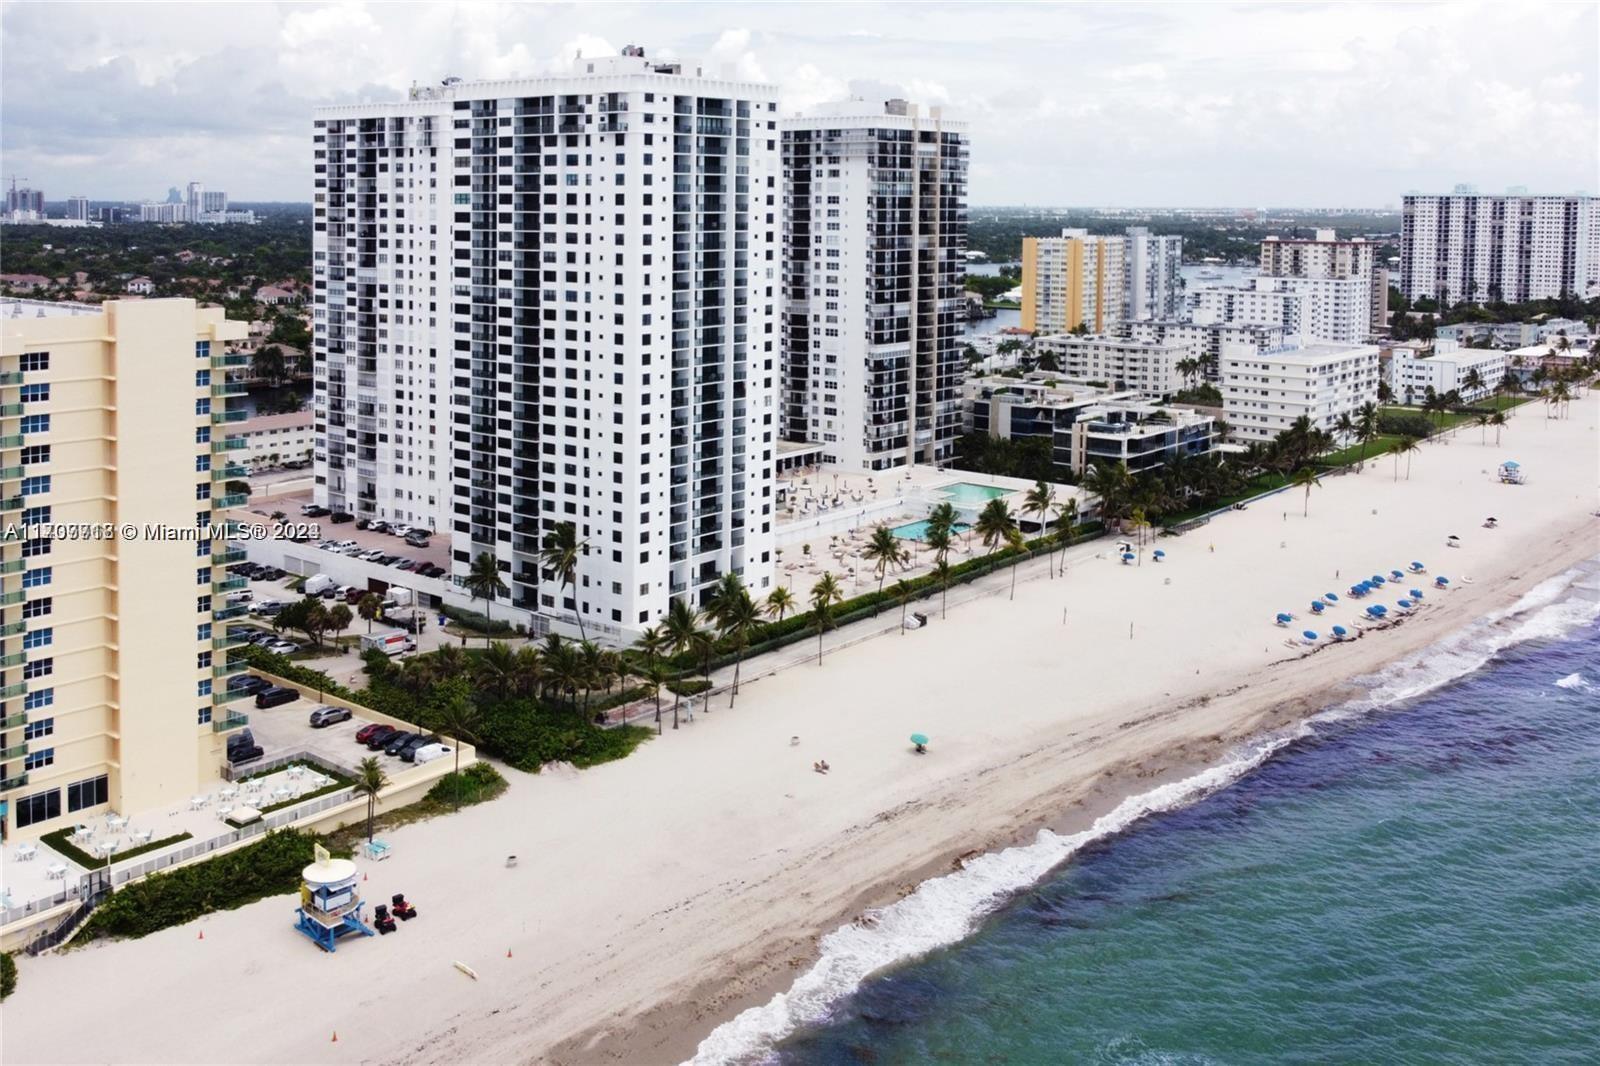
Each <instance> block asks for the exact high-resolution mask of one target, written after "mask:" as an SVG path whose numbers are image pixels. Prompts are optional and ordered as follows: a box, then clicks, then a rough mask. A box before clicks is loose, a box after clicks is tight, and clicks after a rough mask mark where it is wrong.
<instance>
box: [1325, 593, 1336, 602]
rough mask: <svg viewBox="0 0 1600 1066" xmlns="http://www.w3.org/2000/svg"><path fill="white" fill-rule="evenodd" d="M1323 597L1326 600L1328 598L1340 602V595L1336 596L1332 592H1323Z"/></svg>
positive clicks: (1330, 600)
mask: <svg viewBox="0 0 1600 1066" xmlns="http://www.w3.org/2000/svg"><path fill="white" fill-rule="evenodd" d="M1322 598H1323V599H1325V600H1328V601H1329V602H1331V603H1338V602H1339V597H1337V596H1335V595H1334V594H1333V593H1331V592H1324V593H1323V594H1322Z"/></svg>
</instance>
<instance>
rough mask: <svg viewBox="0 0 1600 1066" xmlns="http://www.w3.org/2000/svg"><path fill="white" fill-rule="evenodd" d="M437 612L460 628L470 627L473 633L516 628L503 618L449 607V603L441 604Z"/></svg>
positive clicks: (506, 631)
mask: <svg viewBox="0 0 1600 1066" xmlns="http://www.w3.org/2000/svg"><path fill="white" fill-rule="evenodd" d="M439 613H440V614H442V615H444V616H445V617H446V618H448V619H450V620H451V621H452V622H454V623H456V624H457V625H458V626H460V627H461V628H462V629H470V630H472V631H473V632H474V633H511V632H513V631H515V630H516V628H517V627H516V626H514V625H512V624H511V623H510V622H508V621H506V620H505V619H504V618H495V617H494V616H492V615H486V614H479V613H478V612H477V611H467V610H463V609H462V608H460V607H451V606H450V605H449V604H445V605H444V606H441V607H440V608H439Z"/></svg>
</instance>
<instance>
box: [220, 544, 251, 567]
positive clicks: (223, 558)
mask: <svg viewBox="0 0 1600 1066" xmlns="http://www.w3.org/2000/svg"><path fill="white" fill-rule="evenodd" d="M247 554H248V553H246V552H245V550H244V549H243V548H218V549H217V550H215V551H213V552H212V553H211V561H212V563H214V564H216V565H219V566H227V565H229V564H230V563H242V562H244V560H245V556H246V555H247Z"/></svg>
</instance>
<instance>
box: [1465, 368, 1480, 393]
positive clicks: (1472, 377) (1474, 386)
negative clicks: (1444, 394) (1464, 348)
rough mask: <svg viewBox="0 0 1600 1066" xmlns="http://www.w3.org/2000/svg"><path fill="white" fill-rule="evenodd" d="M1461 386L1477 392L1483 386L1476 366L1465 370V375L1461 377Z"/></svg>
mask: <svg viewBox="0 0 1600 1066" xmlns="http://www.w3.org/2000/svg"><path fill="white" fill-rule="evenodd" d="M1461 387H1462V388H1464V389H1465V390H1466V391H1467V392H1477V391H1478V390H1479V389H1481V388H1483V375H1482V374H1480V373H1478V368H1477V367H1473V368H1472V369H1470V370H1468V371H1467V376H1466V377H1465V378H1463V379H1462V382H1461Z"/></svg>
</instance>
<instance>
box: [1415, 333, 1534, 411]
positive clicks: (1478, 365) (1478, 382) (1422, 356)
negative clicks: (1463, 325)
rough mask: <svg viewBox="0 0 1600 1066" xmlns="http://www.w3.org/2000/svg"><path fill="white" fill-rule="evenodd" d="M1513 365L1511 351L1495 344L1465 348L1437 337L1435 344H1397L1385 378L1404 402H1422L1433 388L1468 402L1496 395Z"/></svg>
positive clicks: (1440, 393) (1441, 394) (1435, 391)
mask: <svg viewBox="0 0 1600 1066" xmlns="http://www.w3.org/2000/svg"><path fill="white" fill-rule="evenodd" d="M1510 365H1511V356H1510V354H1508V353H1506V352H1502V351H1497V350H1495V349H1492V348H1463V347H1461V346H1460V345H1459V344H1458V343H1456V342H1455V341H1452V340H1441V339H1439V338H1437V337H1436V338H1435V339H1434V342H1433V346H1432V347H1431V348H1424V347H1423V346H1422V345H1420V344H1406V345H1396V346H1395V347H1394V348H1393V349H1391V350H1390V352H1389V358H1388V359H1387V360H1386V361H1385V364H1384V368H1385V371H1386V374H1387V376H1386V378H1385V380H1386V381H1387V382H1388V384H1389V388H1390V389H1391V390H1393V393H1394V397H1395V399H1396V400H1399V401H1400V402H1401V403H1405V404H1413V403H1420V402H1422V400H1423V398H1424V397H1426V396H1427V395H1428V391H1429V390H1430V389H1431V390H1432V391H1433V392H1434V393H1435V394H1437V395H1439V396H1444V395H1446V394H1448V393H1452V392H1454V393H1456V394H1458V395H1459V396H1460V397H1461V398H1462V399H1463V400H1464V401H1466V402H1467V403H1472V402H1473V401H1475V400H1481V399H1483V398H1484V397H1486V396H1490V395H1493V393H1494V390H1495V389H1496V388H1497V387H1499V385H1500V381H1501V379H1503V378H1504V377H1505V376H1506V370H1507V368H1509V367H1510Z"/></svg>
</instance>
